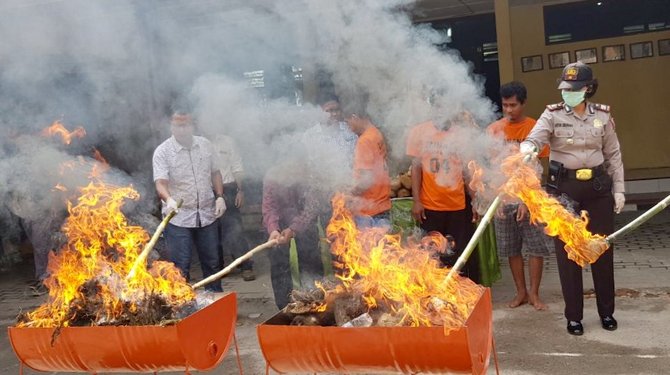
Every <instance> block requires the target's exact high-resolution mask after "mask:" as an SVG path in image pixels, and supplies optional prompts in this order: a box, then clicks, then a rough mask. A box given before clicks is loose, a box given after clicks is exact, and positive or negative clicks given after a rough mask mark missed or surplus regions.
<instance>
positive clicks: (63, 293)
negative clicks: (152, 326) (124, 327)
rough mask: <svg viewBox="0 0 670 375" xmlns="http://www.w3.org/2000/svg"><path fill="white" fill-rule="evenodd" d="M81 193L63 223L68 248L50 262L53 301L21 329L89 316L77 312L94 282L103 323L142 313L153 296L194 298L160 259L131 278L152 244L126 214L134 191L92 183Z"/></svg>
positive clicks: (170, 301) (171, 300)
mask: <svg viewBox="0 0 670 375" xmlns="http://www.w3.org/2000/svg"><path fill="white" fill-rule="evenodd" d="M81 193H82V194H81V196H80V197H79V199H78V203H77V204H76V205H75V206H72V203H68V211H69V217H68V219H67V221H66V222H65V224H64V225H63V232H64V233H65V234H66V235H67V238H68V241H67V245H66V246H65V247H64V248H63V249H62V250H61V252H60V254H59V255H57V256H54V255H52V256H51V258H50V259H49V270H50V273H51V276H50V277H49V278H48V279H47V280H46V281H45V285H46V286H47V287H48V288H49V299H48V301H47V302H46V303H45V304H44V305H42V306H40V307H39V308H37V309H36V310H35V311H33V312H31V313H28V314H27V316H26V318H27V319H26V320H27V321H26V322H23V323H20V324H19V326H30V327H61V326H62V327H67V326H69V325H70V324H71V321H73V320H77V319H79V318H81V315H80V314H81V313H84V312H83V311H77V308H78V307H80V306H81V305H82V304H84V303H85V302H86V299H90V297H91V296H90V295H89V294H90V293H91V290H90V284H89V283H90V282H91V281H95V282H96V284H97V285H96V287H95V289H96V290H94V291H93V293H94V294H95V295H96V298H100V300H101V303H102V306H100V309H99V310H98V311H97V312H96V316H95V317H94V318H93V319H92V320H93V321H94V322H97V323H98V324H112V323H114V322H115V321H116V320H117V319H118V318H119V317H120V315H121V314H122V313H124V312H128V311H130V312H133V311H137V310H138V308H139V307H140V304H142V303H146V302H148V300H149V297H150V296H153V295H158V296H160V297H162V299H163V300H164V302H165V304H166V305H168V306H180V305H183V304H184V303H186V302H188V301H191V300H193V298H194V292H193V289H192V288H191V287H190V285H189V284H187V283H186V281H185V280H184V278H183V277H182V276H181V274H180V273H179V270H177V269H176V268H175V267H174V266H173V265H172V263H168V262H162V261H155V262H154V263H153V266H152V267H151V269H150V270H147V269H146V267H145V266H144V265H143V266H142V267H140V269H139V270H138V271H137V272H136V273H135V274H134V277H132V278H130V279H128V280H125V277H126V275H127V274H128V272H129V271H130V269H131V267H132V265H133V262H134V261H135V259H136V258H137V256H138V253H139V252H138V250H139V249H141V248H142V246H143V245H144V244H145V243H146V242H147V240H148V235H147V233H146V232H145V231H144V230H143V229H142V228H141V227H138V226H131V225H128V223H127V221H126V218H125V216H124V215H123V213H122V212H121V207H122V206H123V203H124V200H125V199H126V198H130V199H138V198H139V194H138V193H137V192H136V191H135V190H133V188H132V187H117V186H110V185H105V184H103V183H100V182H95V183H94V182H91V183H90V184H89V185H88V186H86V187H84V188H82V189H81ZM87 289H88V290H87ZM86 313H89V312H86Z"/></svg>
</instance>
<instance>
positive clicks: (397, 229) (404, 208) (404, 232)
mask: <svg viewBox="0 0 670 375" xmlns="http://www.w3.org/2000/svg"><path fill="white" fill-rule="evenodd" d="M412 203H413V200H412V198H393V199H391V232H392V233H400V234H401V236H402V238H407V237H408V236H410V235H412V234H413V233H414V229H415V228H416V227H417V225H416V221H414V218H413V217H412Z"/></svg>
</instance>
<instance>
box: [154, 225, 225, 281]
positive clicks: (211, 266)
mask: <svg viewBox="0 0 670 375" xmlns="http://www.w3.org/2000/svg"><path fill="white" fill-rule="evenodd" d="M217 227H218V225H217V222H216V221H215V222H213V223H212V224H210V225H208V226H206V227H202V228H184V227H178V226H176V225H172V224H169V223H168V225H167V227H166V228H165V232H164V233H165V247H166V249H167V253H168V260H169V261H170V262H172V263H174V264H175V266H176V267H177V268H179V270H180V271H181V273H182V275H184V277H185V278H186V280H187V281H188V280H190V272H189V270H190V269H191V252H192V250H193V245H195V249H196V251H197V252H198V258H199V259H200V267H201V269H202V276H203V278H206V277H207V276H210V275H213V274H215V273H216V272H218V271H220V270H221V266H220V263H219V252H218V249H217V242H218V240H219V235H218V230H217ZM205 289H206V290H209V291H210V292H222V291H223V288H222V287H221V280H220V279H219V280H216V281H212V282H211V283H209V284H207V285H206V286H205Z"/></svg>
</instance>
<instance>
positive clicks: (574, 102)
mask: <svg viewBox="0 0 670 375" xmlns="http://www.w3.org/2000/svg"><path fill="white" fill-rule="evenodd" d="M585 95H586V91H566V90H562V91H561V96H562V97H563V101H564V102H565V104H567V105H569V106H570V107H576V106H578V105H579V104H580V103H581V102H583V101H584V96H585Z"/></svg>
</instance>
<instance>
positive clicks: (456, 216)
mask: <svg viewBox="0 0 670 375" xmlns="http://www.w3.org/2000/svg"><path fill="white" fill-rule="evenodd" d="M424 212H425V215H426V219H425V220H424V221H423V223H422V224H421V229H423V230H424V231H426V232H432V231H437V232H440V233H441V234H442V235H443V236H446V235H447V234H450V235H451V236H452V237H454V240H455V241H456V247H455V248H454V251H455V255H453V256H450V257H442V258H440V260H441V261H442V263H443V264H444V265H446V266H449V267H451V266H453V265H454V264H455V263H456V260H457V259H458V257H459V256H460V255H461V254H462V253H463V250H464V249H465V246H466V245H467V243H468V242H469V241H470V238H471V237H472V235H473V234H474V232H475V229H474V226H473V225H472V211H470V210H469V209H468V208H467V207H466V208H465V209H463V210H459V211H433V210H424ZM476 252H477V250H476V249H475V251H473V252H472V255H471V256H470V258H469V259H468V261H467V262H466V263H465V266H464V267H463V270H462V274H463V275H465V276H467V277H469V278H470V280H472V281H474V282H476V283H479V282H480V279H479V258H478V256H477V253H476Z"/></svg>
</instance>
